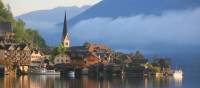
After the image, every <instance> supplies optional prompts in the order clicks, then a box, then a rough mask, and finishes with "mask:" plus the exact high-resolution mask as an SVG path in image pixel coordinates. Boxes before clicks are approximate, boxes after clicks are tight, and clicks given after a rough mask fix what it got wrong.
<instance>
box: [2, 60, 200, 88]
mask: <svg viewBox="0 0 200 88" xmlns="http://www.w3.org/2000/svg"><path fill="white" fill-rule="evenodd" d="M179 62H180V61H179ZM181 63H182V64H183V65H184V66H183V68H184V78H183V79H174V78H173V77H165V78H153V77H151V78H120V77H113V78H96V77H93V78H91V77H87V76H83V77H81V78H75V79H70V78H64V77H60V76H48V75H46V76H45V75H29V76H28V75H25V76H20V77H12V76H5V77H0V88H199V85H200V69H199V67H200V62H199V61H192V60H191V61H184V62H181Z"/></svg>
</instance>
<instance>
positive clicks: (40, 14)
mask: <svg viewBox="0 0 200 88" xmlns="http://www.w3.org/2000/svg"><path fill="white" fill-rule="evenodd" d="M89 7H90V6H84V7H81V8H79V7H75V6H74V7H57V8H54V9H50V10H38V11H33V12H29V13H26V14H23V15H20V16H17V17H15V18H16V19H19V18H20V19H23V20H25V21H38V22H39V21H42V22H49V21H50V22H58V21H60V22H62V20H63V16H64V13H65V11H66V13H67V18H68V19H71V18H72V17H74V16H77V15H79V14H80V13H82V12H83V11H85V10H86V9H88V8H89Z"/></svg>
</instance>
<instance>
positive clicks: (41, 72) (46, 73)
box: [28, 68, 60, 75]
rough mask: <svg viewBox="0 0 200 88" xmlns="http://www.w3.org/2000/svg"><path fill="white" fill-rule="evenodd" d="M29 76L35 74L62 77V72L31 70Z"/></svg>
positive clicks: (43, 69) (42, 69) (44, 69)
mask: <svg viewBox="0 0 200 88" xmlns="http://www.w3.org/2000/svg"><path fill="white" fill-rule="evenodd" d="M28 74H35V75H60V72H57V71H55V70H47V69H46V68H40V69H36V70H29V71H28Z"/></svg>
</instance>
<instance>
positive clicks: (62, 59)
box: [54, 54, 70, 64]
mask: <svg viewBox="0 0 200 88" xmlns="http://www.w3.org/2000/svg"><path fill="white" fill-rule="evenodd" d="M67 63H70V57H69V56H68V55H66V54H58V55H57V56H56V57H55V58H54V64H67Z"/></svg>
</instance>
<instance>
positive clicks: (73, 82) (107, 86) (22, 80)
mask: <svg viewBox="0 0 200 88" xmlns="http://www.w3.org/2000/svg"><path fill="white" fill-rule="evenodd" d="M182 83H183V80H182V79H176V80H175V79H174V78H172V77H167V78H120V77H119V78H118V77H115V78H109V79H108V78H104V79H102V78H90V77H87V76H83V77H81V78H76V79H70V78H62V77H60V76H48V75H29V76H28V75H26V76H20V77H10V76H5V77H4V78H1V79H0V88H181V87H182V86H183V85H182Z"/></svg>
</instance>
